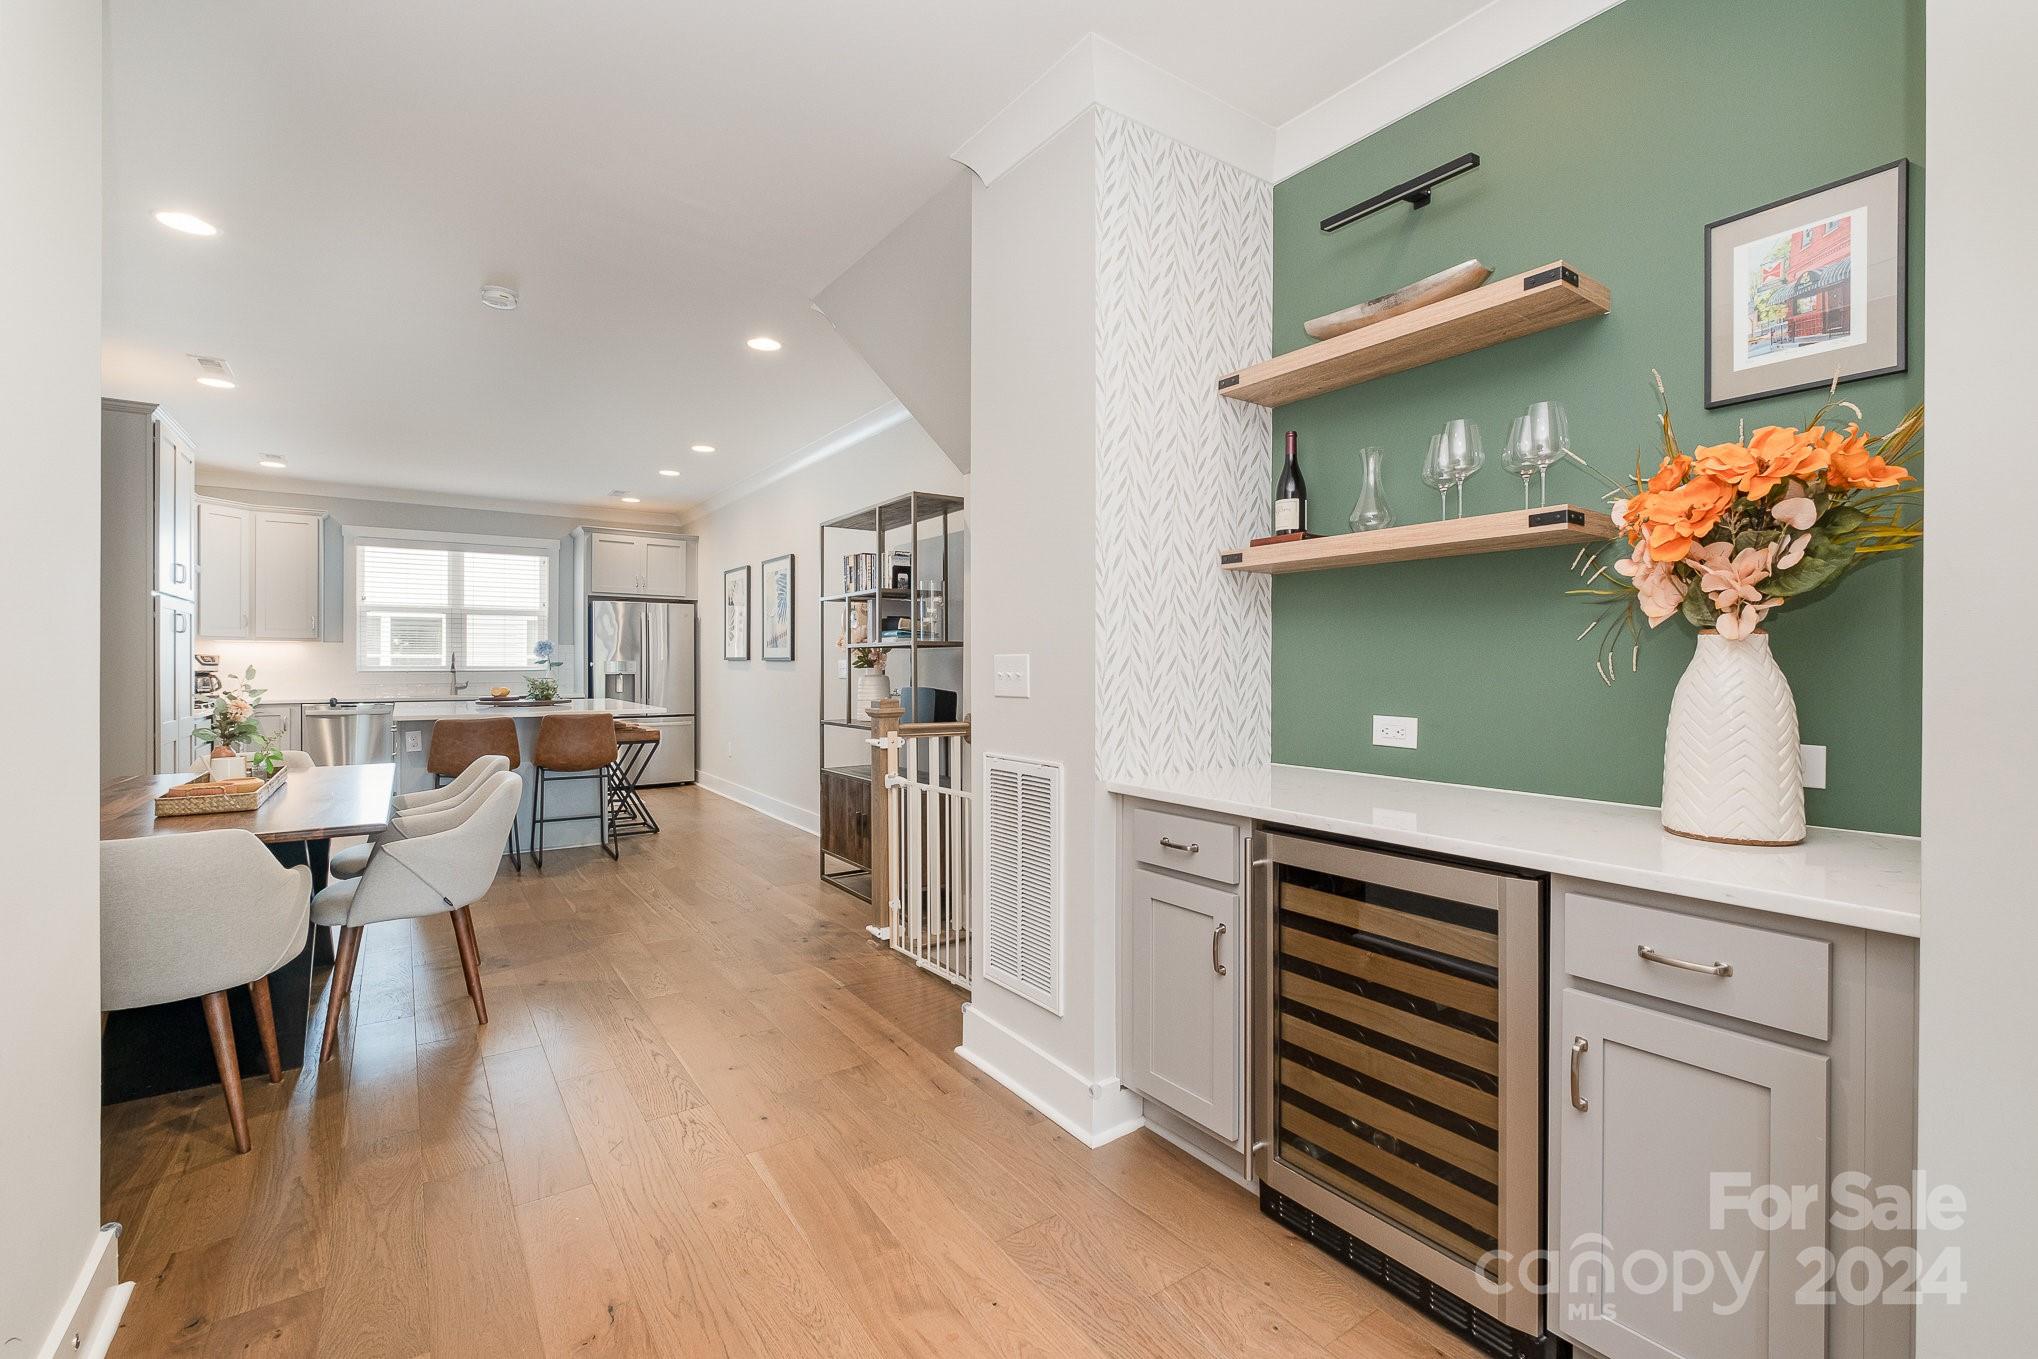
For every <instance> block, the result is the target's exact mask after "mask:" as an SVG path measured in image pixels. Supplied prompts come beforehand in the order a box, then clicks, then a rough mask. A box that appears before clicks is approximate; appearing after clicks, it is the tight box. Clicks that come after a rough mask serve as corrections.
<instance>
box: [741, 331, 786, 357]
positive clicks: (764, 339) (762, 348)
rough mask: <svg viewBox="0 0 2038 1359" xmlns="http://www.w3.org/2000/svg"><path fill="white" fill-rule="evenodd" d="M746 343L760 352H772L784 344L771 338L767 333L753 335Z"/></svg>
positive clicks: (781, 347)
mask: <svg viewBox="0 0 2038 1359" xmlns="http://www.w3.org/2000/svg"><path fill="white" fill-rule="evenodd" d="M747 343H748V344H749V345H750V347H751V348H752V349H754V350H756V351H757V352H758V353H760V354H772V353H776V352H777V351H779V350H781V349H783V348H785V346H784V345H782V344H780V343H779V342H778V341H777V340H774V339H772V338H771V336H769V335H753V336H751V337H750V339H749V340H748V341H747Z"/></svg>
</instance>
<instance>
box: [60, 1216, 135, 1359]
mask: <svg viewBox="0 0 2038 1359" xmlns="http://www.w3.org/2000/svg"><path fill="white" fill-rule="evenodd" d="M119 1243H120V1228H119V1226H117V1225H114V1224H108V1225H107V1226H104V1227H101V1228H100V1229H99V1230H98V1232H97V1233H95V1234H94V1235H93V1237H92V1245H91V1248H90V1249H89V1250H88V1251H87V1252H86V1254H85V1262H84V1264H83V1265H81V1266H80V1267H79V1270H78V1281H77V1282H76V1283H75V1284H73V1285H71V1293H70V1296H69V1297H67V1298H65V1299H64V1308H63V1310H62V1311H61V1312H59V1313H58V1314H57V1319H56V1323H55V1324H54V1325H52V1326H51V1327H50V1333H49V1338H48V1339H46V1340H44V1341H43V1343H42V1349H41V1350H39V1351H38V1352H37V1359H59V1356H61V1357H62V1359H104V1357H105V1355H106V1352H107V1351H108V1350H110V1349H112V1348H113V1335H114V1332H116V1331H118V1330H119V1329H120V1317H121V1314H122V1313H123V1312H125V1311H126V1310H127V1300H128V1298H129V1296H130V1295H132V1294H133V1292H134V1285H133V1284H132V1283H122V1282H121V1281H120V1244H119Z"/></svg>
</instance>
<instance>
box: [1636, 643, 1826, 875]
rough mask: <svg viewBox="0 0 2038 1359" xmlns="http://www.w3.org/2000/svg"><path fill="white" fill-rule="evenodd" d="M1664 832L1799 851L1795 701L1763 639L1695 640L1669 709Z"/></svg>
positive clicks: (1800, 782)
mask: <svg viewBox="0 0 2038 1359" xmlns="http://www.w3.org/2000/svg"><path fill="white" fill-rule="evenodd" d="M1663 829H1664V830H1667V831H1669V832H1670V833H1671V834H1673V835H1683V836H1687V837H1689V838H1691V839H1693V840H1718V841H1723V842H1725V843H1727V844H1734V845H1795V844H1801V843H1803V841H1804V771H1803V770H1802V768H1800V766H1799V763H1798V748H1797V700H1796V699H1794V698H1792V697H1791V693H1790V681H1789V680H1787V679H1785V678H1784V677H1783V671H1782V670H1781V669H1780V668H1778V666H1777V664H1776V658H1775V657H1774V656H1772V655H1770V653H1769V637H1768V635H1767V634H1765V633H1760V632H1758V633H1756V634H1755V635H1754V636H1752V637H1744V638H1742V639H1740V640H1739V641H1729V640H1728V639H1727V638H1725V637H1722V636H1720V635H1719V634H1718V633H1716V632H1701V633H1700V634H1699V635H1698V650H1697V651H1696V652H1695V653H1694V654H1693V655H1692V658H1691V664H1690V666H1689V667H1687V668H1686V669H1685V672H1684V678H1683V679H1681V680H1679V681H1678V682H1677V694H1676V696H1675V697H1674V698H1672V699H1671V700H1670V728H1669V731H1668V733H1667V734H1666V735H1665V737H1664V740H1663Z"/></svg>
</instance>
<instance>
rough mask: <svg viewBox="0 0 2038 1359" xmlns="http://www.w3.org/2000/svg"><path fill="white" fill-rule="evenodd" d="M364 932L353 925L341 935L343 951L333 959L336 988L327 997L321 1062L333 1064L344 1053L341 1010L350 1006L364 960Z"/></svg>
mask: <svg viewBox="0 0 2038 1359" xmlns="http://www.w3.org/2000/svg"><path fill="white" fill-rule="evenodd" d="M363 928H364V926H360V925H352V926H349V927H347V928H346V929H343V930H341V931H340V947H339V951H338V952H337V953H335V954H334V955H333V973H332V986H331V987H330V989H329V990H328V991H327V994H326V1028H325V1037H324V1038H322V1039H321V1040H320V1041H319V1045H318V1059H319V1061H321V1062H330V1061H331V1060H332V1059H333V1054H334V1053H336V1052H338V1051H339V1050H340V1008H341V1006H343V1005H344V1004H345V1003H346V1000H347V990H348V988H349V987H350V986H352V985H353V981H354V959H355V958H357V957H359V956H360V952H361V931H362V929H363Z"/></svg>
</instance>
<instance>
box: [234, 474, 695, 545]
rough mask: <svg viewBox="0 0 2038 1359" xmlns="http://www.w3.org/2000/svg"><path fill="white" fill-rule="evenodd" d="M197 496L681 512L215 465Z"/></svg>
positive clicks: (607, 516)
mask: <svg viewBox="0 0 2038 1359" xmlns="http://www.w3.org/2000/svg"><path fill="white" fill-rule="evenodd" d="M198 482H199V494H201V495H208V494H210V493H212V492H214V491H238V492H241V493H243V494H246V495H255V496H263V497H268V498H271V499H274V498H276V497H288V496H293V495H300V496H307V495H308V496H319V497H321V498H323V499H327V500H368V501H381V502H383V503H385V504H392V505H425V506H432V507H436V508H438V509H447V510H489V511H493V512H496V513H499V514H529V515H538V516H542V517H545V518H549V519H594V520H600V521H603V522H605V523H607V524H611V525H614V526H616V527H628V528H647V529H648V528H660V529H668V530H669V529H670V528H671V527H672V526H673V523H674V521H675V520H676V519H677V518H678V517H679V516H680V514H681V513H682V511H681V510H679V509H658V508H656V507H654V508H653V509H652V510H650V511H648V512H647V511H644V510H636V511H631V510H627V509H624V508H621V507H619V506H617V505H616V504H614V503H613V502H611V503H607V504H599V503H596V504H581V503H576V502H567V503H561V502H555V501H542V500H505V499H501V498H499V497H493V496H473V495H455V494H450V493H445V492H439V491H418V490H410V489H399V488H396V487H391V486H363V485H359V484H357V483H353V482H343V481H313V480H308V479H304V478H298V477H269V476H258V475H255V474H253V473H250V472H247V471H245V470H243V469H241V468H236V467H221V466H219V465H218V464H216V463H200V464H199V465H198Z"/></svg>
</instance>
